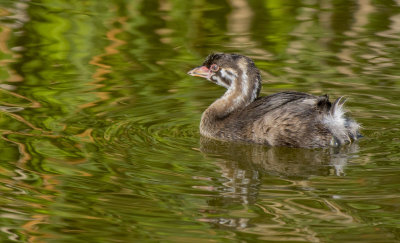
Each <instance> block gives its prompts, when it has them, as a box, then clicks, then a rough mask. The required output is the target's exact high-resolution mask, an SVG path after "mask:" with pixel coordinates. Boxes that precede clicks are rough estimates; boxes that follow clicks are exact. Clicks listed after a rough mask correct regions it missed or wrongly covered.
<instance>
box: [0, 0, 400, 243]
mask: <svg viewBox="0 0 400 243" xmlns="http://www.w3.org/2000/svg"><path fill="white" fill-rule="evenodd" d="M399 46H400V1H398V0H397V1H391V0H359V1H349V0H342V1H339V0H326V1H312V0H308V1H291V0H287V1H272V0H271V1H256V0H249V1H245V0H228V1H222V0H220V1H216V0H214V1H210V0H208V1H205V0H192V1H186V0H159V1H155V0H154V1H153V0H150V1H147V0H146V1H139V0H138V1H122V0H121V1H94V0H86V1H66V0H64V1H62V0H51V1H50V0H47V1H45V0H42V1H28V0H2V1H0V138H1V139H0V151H1V153H0V154H1V156H0V195H1V196H0V215H1V217H0V221H1V223H0V239H1V242H134V241H141V242H143V241H145V242H146V241H150V242H157V241H162V242H199V241H200V242H230V241H232V242H257V241H265V242H268V241H271V242H279V241H281V242H399V241H400V138H399V134H400V131H399V130H400V98H399V95H400V68H399V64H400V48H399ZM212 51H223V52H236V53H240V54H243V55H248V56H250V57H252V58H253V59H254V60H255V62H256V65H257V66H258V67H259V68H260V69H261V70H262V75H263V79H264V81H265V82H264V85H263V91H262V93H263V95H267V94H271V93H274V92H278V91H283V90H297V91H306V92H310V93H312V94H316V95H321V94H325V93H328V94H330V96H331V98H332V99H334V98H337V97H339V96H341V95H346V96H347V97H348V98H349V101H348V103H347V108H348V109H349V110H351V114H352V116H353V117H354V118H355V119H357V120H358V121H359V122H360V123H361V124H362V125H363V127H364V128H363V134H364V136H365V137H364V138H363V139H362V140H361V141H360V142H358V143H357V144H352V145H349V146H344V147H341V148H331V149H323V150H318V149H317V150H306V149H289V148H267V147H262V146H255V145H239V144H229V143H221V142H215V141H208V140H205V139H201V138H200V136H199V132H198V124H199V120H200V116H201V113H202V111H203V110H204V109H205V108H206V107H207V106H208V105H209V104H210V103H211V102H212V101H213V100H215V99H216V98H218V97H219V96H220V95H222V94H223V92H224V90H223V88H221V87H216V86H214V85H212V84H211V83H207V82H205V80H202V79H200V78H193V77H190V76H188V75H186V72H187V71H188V70H189V69H190V68H192V67H194V66H197V65H199V64H201V62H202V61H203V58H204V57H205V56H206V55H207V54H209V53H210V52H212Z"/></svg>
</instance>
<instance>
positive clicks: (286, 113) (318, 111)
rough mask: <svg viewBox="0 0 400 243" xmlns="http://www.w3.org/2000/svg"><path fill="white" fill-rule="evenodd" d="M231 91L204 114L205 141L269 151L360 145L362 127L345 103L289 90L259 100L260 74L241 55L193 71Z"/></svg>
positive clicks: (216, 58)
mask: <svg viewBox="0 0 400 243" xmlns="http://www.w3.org/2000/svg"><path fill="white" fill-rule="evenodd" d="M188 74H189V75H191V76H198V77H202V78H206V79H207V80H209V81H211V82H213V83H216V84H218V85H221V86H223V87H225V88H226V89H227V91H226V92H225V94H224V95H223V96H222V97H221V98H219V99H217V100H216V101H214V103H212V104H211V105H210V106H209V107H208V108H207V109H206V110H205V111H204V113H203V115H202V117H201V122H200V134H201V135H202V136H205V137H208V138H213V139H217V140H225V141H242V142H248V143H258V144H264V145H269V146H288V147H305V148H315V147H325V146H339V145H341V144H346V143H350V142H351V141H352V140H357V138H359V137H360V136H361V135H360V133H359V128H360V126H359V124H358V123H357V122H355V121H354V120H352V119H350V118H348V117H346V116H345V115H344V113H345V112H344V109H343V105H344V103H345V99H344V98H343V97H340V98H338V99H337V100H336V101H335V102H334V103H333V104H332V103H331V102H329V98H328V96H327V95H323V96H314V95H310V94H306V93H301V92H294V91H285V92H280V93H276V94H272V95H269V96H265V97H258V95H259V93H260V90H261V76H260V72H259V71H258V69H257V68H256V66H255V65H254V62H253V61H252V60H251V59H250V58H248V57H246V56H242V55H238V54H225V53H215V54H211V55H209V56H208V57H207V58H206V60H205V61H204V63H203V65H202V66H200V67H196V68H194V69H192V70H190V71H189V72H188Z"/></svg>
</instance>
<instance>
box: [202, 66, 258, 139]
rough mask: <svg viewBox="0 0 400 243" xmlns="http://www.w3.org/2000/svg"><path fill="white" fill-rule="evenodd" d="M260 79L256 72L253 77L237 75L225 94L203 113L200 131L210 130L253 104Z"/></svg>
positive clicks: (243, 74)
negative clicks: (234, 113)
mask: <svg viewBox="0 0 400 243" xmlns="http://www.w3.org/2000/svg"><path fill="white" fill-rule="evenodd" d="M260 79H261V78H260V76H259V74H258V72H256V73H255V74H253V75H248V74H247V72H243V73H238V75H237V77H236V79H235V80H233V82H231V85H230V87H229V88H228V90H227V91H226V92H225V94H224V95H223V96H222V97H221V98H219V99H217V100H216V101H214V103H212V104H211V105H210V106H209V107H208V108H207V110H205V111H204V113H203V115H202V118H201V123H200V131H202V130H203V131H205V130H207V131H210V130H212V128H213V127H215V126H218V123H220V122H222V121H223V120H224V119H225V118H227V117H228V116H229V115H230V114H232V113H233V112H235V111H238V110H241V109H243V108H245V107H246V106H248V105H249V104H250V103H251V102H253V101H254V100H255V99H256V98H257V96H258V94H259V92H260V88H261V80H260ZM202 133H203V134H204V132H202Z"/></svg>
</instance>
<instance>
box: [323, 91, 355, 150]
mask: <svg viewBox="0 0 400 243" xmlns="http://www.w3.org/2000/svg"><path fill="white" fill-rule="evenodd" d="M345 102H346V98H344V97H340V98H338V99H337V100H336V101H335V102H334V103H333V104H332V107H331V109H330V111H329V113H328V114H326V115H325V116H324V118H323V122H324V124H325V125H326V126H327V128H328V129H329V130H330V132H331V133H332V134H333V137H334V138H333V145H336V146H338V145H341V144H346V143H351V141H352V140H357V139H358V138H359V137H361V134H360V132H359V130H360V125H359V124H358V123H357V122H355V121H354V120H352V119H350V118H348V117H346V116H345V113H346V111H345V110H344V107H343V106H344V103H345Z"/></svg>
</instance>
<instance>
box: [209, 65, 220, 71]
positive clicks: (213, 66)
mask: <svg viewBox="0 0 400 243" xmlns="http://www.w3.org/2000/svg"><path fill="white" fill-rule="evenodd" d="M210 69H211V71H213V72H216V71H218V69H219V67H218V65H217V64H213V65H211V67H210Z"/></svg>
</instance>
